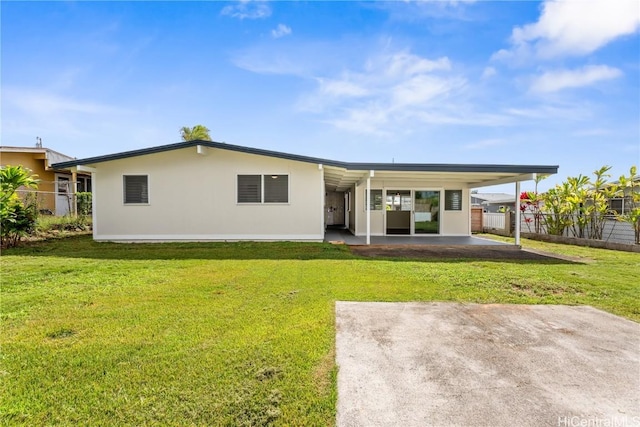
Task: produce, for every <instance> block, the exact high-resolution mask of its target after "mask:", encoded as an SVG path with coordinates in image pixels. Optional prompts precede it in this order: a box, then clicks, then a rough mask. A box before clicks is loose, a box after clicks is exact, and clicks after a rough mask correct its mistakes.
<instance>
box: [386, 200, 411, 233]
mask: <svg viewBox="0 0 640 427" xmlns="http://www.w3.org/2000/svg"><path fill="white" fill-rule="evenodd" d="M386 209H387V227H386V232H387V234H411V209H412V203H411V190H387V198H386Z"/></svg>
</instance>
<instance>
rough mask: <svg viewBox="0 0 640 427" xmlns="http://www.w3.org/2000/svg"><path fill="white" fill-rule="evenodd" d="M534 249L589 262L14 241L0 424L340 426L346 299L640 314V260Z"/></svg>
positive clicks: (8, 267) (277, 246) (313, 248)
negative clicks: (341, 307)
mask: <svg viewBox="0 0 640 427" xmlns="http://www.w3.org/2000/svg"><path fill="white" fill-rule="evenodd" d="M523 243H524V245H525V246H526V247H531V248H534V249H538V250H544V251H547V252H553V253H560V254H563V255H565V256H569V257H572V259H575V260H577V261H579V262H548V263H540V262H526V263H525V262H513V261H501V262H497V261H478V260H428V261H425V260H406V259H369V258H367V259H365V258H358V257H356V256H354V255H352V254H351V253H350V252H349V251H348V249H347V248H346V247H344V246H339V245H328V244H303V243H227V244H223V243H207V244H204V243H189V244H186V243H173V244H135V245H128V244H114V243H96V242H93V241H92V240H91V238H90V237H89V236H81V237H72V238H67V239H56V240H51V241H45V242H34V243H32V244H30V245H29V246H26V247H22V248H16V249H11V250H6V251H4V252H3V255H2V257H1V258H0V263H1V267H2V277H1V279H2V282H1V285H2V288H1V298H2V300H1V324H2V335H1V337H2V338H1V343H2V355H1V359H0V361H1V362H0V381H1V382H0V384H1V389H0V424H3V425H51V424H61V425H77V424H79V425H229V426H242V425H244V426H258V425H293V426H295V425H300V426H302V425H305V426H307V425H323V426H324V425H332V424H333V423H334V419H335V404H336V374H337V372H336V368H335V364H334V352H335V349H334V337H335V326H334V302H335V301H336V300H358V301H460V302H478V303H518V304H588V305H592V306H595V307H598V308H600V309H603V310H606V311H609V312H611V313H615V314H618V315H621V316H624V317H627V318H630V319H633V320H635V321H638V320H640V303H639V299H638V295H639V294H640V280H639V275H638V271H640V255H638V254H633V253H624V252H615V251H608V250H601V249H592V248H579V247H570V246H561V245H555V244H549V243H542V242H533V241H526V240H525V241H524V242H523Z"/></svg>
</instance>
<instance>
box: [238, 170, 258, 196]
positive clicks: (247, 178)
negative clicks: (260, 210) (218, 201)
mask: <svg viewBox="0 0 640 427" xmlns="http://www.w3.org/2000/svg"><path fill="white" fill-rule="evenodd" d="M261 178H262V177H261V176H260V175H238V203H260V202H261V201H262V195H261V194H260V193H261V191H260V189H261V183H260V181H261Z"/></svg>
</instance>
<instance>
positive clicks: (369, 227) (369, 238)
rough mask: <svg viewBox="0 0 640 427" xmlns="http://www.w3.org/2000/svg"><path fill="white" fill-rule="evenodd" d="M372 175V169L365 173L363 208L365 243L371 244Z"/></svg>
mask: <svg viewBox="0 0 640 427" xmlns="http://www.w3.org/2000/svg"><path fill="white" fill-rule="evenodd" d="M372 176H373V171H372V170H371V171H369V175H367V203H366V206H365V209H366V210H367V245H370V244H371V202H370V200H371V177H372Z"/></svg>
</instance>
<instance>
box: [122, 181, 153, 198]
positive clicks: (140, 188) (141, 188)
mask: <svg viewBox="0 0 640 427" xmlns="http://www.w3.org/2000/svg"><path fill="white" fill-rule="evenodd" d="M124 203H149V184H148V176H147V175H125V176H124Z"/></svg>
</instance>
